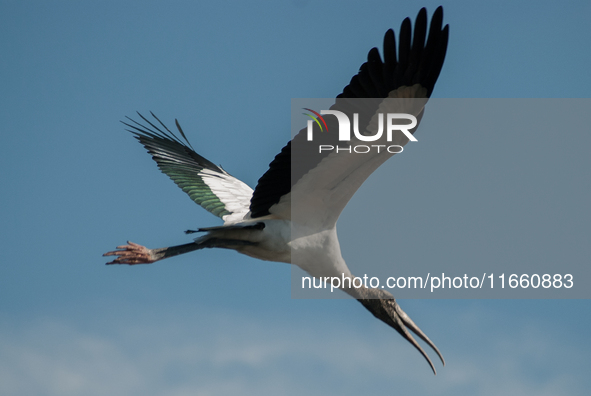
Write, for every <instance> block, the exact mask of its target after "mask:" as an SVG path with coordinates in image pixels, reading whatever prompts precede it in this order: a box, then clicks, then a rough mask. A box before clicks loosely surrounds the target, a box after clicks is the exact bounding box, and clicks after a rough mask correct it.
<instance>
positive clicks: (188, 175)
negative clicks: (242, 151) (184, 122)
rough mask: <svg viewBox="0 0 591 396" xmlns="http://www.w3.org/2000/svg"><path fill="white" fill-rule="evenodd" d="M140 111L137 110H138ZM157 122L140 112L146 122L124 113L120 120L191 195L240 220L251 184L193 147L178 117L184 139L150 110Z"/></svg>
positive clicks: (230, 219) (220, 214)
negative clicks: (123, 120) (125, 119)
mask: <svg viewBox="0 0 591 396" xmlns="http://www.w3.org/2000/svg"><path fill="white" fill-rule="evenodd" d="M138 114H139V113H138ZM151 114H152V116H153V117H154V119H155V120H156V121H157V122H158V124H160V127H158V126H157V125H155V123H152V122H150V121H149V120H148V119H147V118H145V117H144V116H142V115H141V114H139V116H140V117H141V118H142V119H143V120H144V121H145V122H146V124H145V125H143V124H140V123H139V122H137V121H134V120H132V119H131V118H129V117H127V118H128V120H130V121H131V122H132V123H133V124H130V123H127V122H123V124H125V125H126V126H128V127H129V128H131V129H128V131H129V132H131V133H133V134H134V135H135V138H136V139H138V140H139V142H140V143H141V144H143V145H144V147H145V148H146V149H147V150H148V153H150V154H151V155H152V158H153V159H154V161H156V163H157V164H158V168H160V170H161V171H162V172H163V173H165V174H166V175H167V176H168V177H170V178H171V179H172V180H173V181H174V182H175V183H176V184H177V186H179V187H180V188H181V189H182V190H183V191H184V192H186V193H187V194H188V195H189V197H191V199H192V200H193V201H194V202H195V203H197V204H199V205H200V206H201V207H203V208H204V209H206V210H207V211H209V212H211V213H213V214H214V215H216V216H218V217H220V218H222V219H223V220H224V222H225V223H226V224H228V223H234V222H236V221H239V220H242V218H243V217H244V216H245V215H246V214H247V213H248V211H249V206H250V199H251V197H252V192H253V190H252V188H250V187H249V186H248V185H246V184H245V183H243V182H242V181H240V180H238V179H236V178H235V177H233V176H231V175H230V174H228V173H227V172H226V171H225V170H223V169H222V168H220V167H219V166H217V165H215V164H214V163H213V162H211V161H209V160H207V159H206V158H204V157H202V156H200V155H199V154H197V153H196V152H195V150H193V148H192V147H191V144H190V143H189V141H188V140H187V137H186V136H185V134H184V133H183V130H182V129H181V127H180V125H179V123H178V121H176V126H177V128H178V130H179V133H180V134H181V136H182V138H183V139H184V142H183V141H182V140H181V139H179V138H178V137H177V136H175V134H174V133H172V132H171V131H170V130H169V129H168V128H167V127H166V126H165V125H164V124H163V123H162V122H161V121H160V120H159V119H158V118H157V117H156V116H155V115H154V114H153V113H151Z"/></svg>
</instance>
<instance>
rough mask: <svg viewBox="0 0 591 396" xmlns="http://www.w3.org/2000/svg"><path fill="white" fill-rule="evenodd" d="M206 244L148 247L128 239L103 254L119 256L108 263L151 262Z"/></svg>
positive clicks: (193, 243)
mask: <svg viewBox="0 0 591 396" xmlns="http://www.w3.org/2000/svg"><path fill="white" fill-rule="evenodd" d="M204 247H205V246H202V245H200V244H198V243H197V242H191V243H187V244H184V245H178V246H170V247H165V248H158V249H148V248H147V247H145V246H142V245H138V244H137V243H133V242H130V241H127V245H122V246H117V249H118V250H113V251H111V252H107V253H105V254H103V256H117V258H116V259H115V260H113V261H111V262H108V263H107V264H129V265H135V264H151V263H154V262H156V261H158V260H163V259H165V258H168V257H172V256H177V255H179V254H183V253H188V252H192V251H193V250H197V249H203V248H204Z"/></svg>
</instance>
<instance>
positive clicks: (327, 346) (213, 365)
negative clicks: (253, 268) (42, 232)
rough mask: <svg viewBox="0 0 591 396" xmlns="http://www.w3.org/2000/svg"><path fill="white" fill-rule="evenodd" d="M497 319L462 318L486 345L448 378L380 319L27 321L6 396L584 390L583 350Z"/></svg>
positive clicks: (452, 362)
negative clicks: (491, 328) (493, 326)
mask: <svg viewBox="0 0 591 396" xmlns="http://www.w3.org/2000/svg"><path fill="white" fill-rule="evenodd" d="M488 314H490V313H487V312H482V311H478V312H471V313H467V314H466V315H464V317H463V318H459V322H458V325H459V326H461V327H462V328H463V329H464V330H463V331H464V332H465V334H469V332H474V334H478V335H477V336H476V335H474V337H478V339H479V340H482V342H481V343H480V346H477V347H473V346H471V345H469V344H470V343H471V342H472V341H471V340H469V339H468V340H466V342H467V344H468V345H465V346H462V343H457V345H458V346H456V347H454V348H452V350H449V351H447V350H446V358H447V359H448V365H447V367H445V368H439V375H438V376H437V377H434V376H433V375H432V374H431V373H430V371H429V369H428V367H427V365H426V364H425V363H424V362H423V361H422V358H420V356H419V355H418V353H417V352H416V351H415V350H413V349H412V348H411V347H410V346H407V345H406V344H405V343H404V342H403V341H402V340H401V339H400V340H398V338H399V337H398V335H396V334H394V333H393V331H391V329H388V328H386V327H385V326H381V325H380V323H377V322H376V324H375V326H369V328H365V329H366V331H365V332H361V331H359V328H358V327H351V328H347V327H346V326H340V325H339V324H338V323H331V322H328V321H325V322H322V321H319V323H315V324H311V323H296V324H295V325H294V324H293V323H291V324H289V325H288V324H286V323H285V320H284V319H277V320H272V319H269V318H266V319H261V318H247V317H244V316H242V315H234V316H233V317H230V316H228V315H219V314H211V313H202V314H200V315H199V317H198V318H195V317H193V318H187V317H180V316H174V315H171V316H170V318H169V320H166V321H151V320H148V319H146V317H147V316H145V317H144V318H143V319H142V318H141V315H138V317H137V318H133V322H132V320H130V319H129V318H117V319H113V318H112V317H105V318H95V319H94V320H95V321H96V323H101V322H102V323H103V325H98V326H96V325H88V323H86V324H81V322H73V321H71V320H63V319H58V318H53V319H45V320H41V319H39V320H35V321H29V322H18V321H16V322H15V323H13V325H11V326H6V325H3V326H2V332H1V333H0V394H2V395H15V396H19V395H31V394H35V395H47V396H53V395H60V396H64V395H65V396H68V395H88V396H94V395H112V396H117V395H135V394H138V395H139V394H141V395H146V396H149V395H162V394H166V395H173V396H184V395H208V396H209V395H211V396H217V395H228V394H240V395H251V394H253V395H254V394H256V395H261V394H284V395H296V394H298V395H299V394H311V395H315V394H318V395H320V394H326V393H339V394H343V395H347V394H359V392H388V394H391V393H394V391H399V392H406V393H408V392H412V393H417V394H432V395H449V394H454V395H462V394H466V395H468V394H469V395H473V394H478V395H485V396H487V395H491V396H492V395H507V394H519V395H536V396H539V395H556V394H569V395H575V394H584V392H583V389H584V388H585V385H588V382H589V381H588V379H586V378H581V377H580V376H577V374H576V372H573V371H572V368H573V367H575V366H576V365H577V364H578V363H580V362H581V361H582V359H583V358H582V357H581V356H579V355H580V354H581V352H577V349H576V347H575V345H572V344H571V343H569V340H564V339H563V340H556V339H553V338H552V337H551V335H549V334H546V333H544V332H543V331H542V330H540V328H538V327H536V326H533V327H532V326H530V325H520V326H517V327H516V328H513V329H512V331H511V332H507V333H503V334H501V333H496V334H495V333H492V332H487V331H486V328H485V327H486V322H487V315H488ZM148 316H149V315H148ZM93 323H94V322H93ZM457 336H458V335H457V334H456V337H457ZM451 337H452V336H451V335H449V336H447V341H449V340H451V339H452V338H451ZM484 340H486V341H484ZM443 341H444V343H445V342H446V339H444V340H443ZM451 343H452V342H450V344H451ZM448 348H449V347H448ZM545 365H551V366H552V370H544V366H545ZM557 368H558V369H557ZM578 372H579V373H580V372H581V371H580V370H579V371H578Z"/></svg>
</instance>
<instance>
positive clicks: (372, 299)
mask: <svg viewBox="0 0 591 396" xmlns="http://www.w3.org/2000/svg"><path fill="white" fill-rule="evenodd" d="M343 291H345V292H346V293H347V294H349V295H350V296H352V297H355V298H356V299H357V300H358V301H359V302H360V303H361V304H362V305H363V306H364V307H365V308H367V309H368V310H369V311H370V312H371V313H372V314H373V315H374V316H375V317H376V318H378V319H380V320H381V321H382V322H384V323H386V324H387V325H389V326H390V327H392V328H394V329H395V330H396V331H397V332H398V333H400V335H401V336H402V337H404V338H405V339H406V340H407V341H408V342H410V343H411V344H412V345H413V346H414V347H415V348H416V349H417V350H418V351H419V352H420V353H421V354H422V355H423V357H424V358H425V359H427V362H428V363H429V365H430V366H431V369H432V370H433V373H434V374H437V372H436V371H435V366H433V362H431V359H430V358H429V356H428V355H427V353H426V352H425V351H424V350H423V348H421V346H420V345H419V344H418V342H417V341H416V340H415V339H414V337H413V336H412V335H411V334H410V332H409V331H408V330H407V327H408V329H410V330H411V331H412V332H413V333H415V334H416V335H417V336H418V337H419V338H421V339H422V340H423V341H425V342H426V343H427V344H428V345H429V346H430V347H431V348H433V350H434V351H435V353H437V355H438V356H439V358H440V359H441V362H442V363H443V365H444V366H445V360H444V359H443V356H442V355H441V352H439V349H437V347H436V346H435V344H434V343H433V341H431V340H430V339H429V337H427V335H426V334H425V333H423V331H422V330H421V329H420V328H419V326H417V325H416V324H415V322H413V321H412V319H411V318H410V317H409V316H408V315H407V314H406V312H404V311H403V310H402V308H400V306H399V305H398V303H397V302H396V300H395V299H394V297H393V296H392V294H390V293H388V292H387V291H385V290H379V289H370V288H366V287H360V288H343Z"/></svg>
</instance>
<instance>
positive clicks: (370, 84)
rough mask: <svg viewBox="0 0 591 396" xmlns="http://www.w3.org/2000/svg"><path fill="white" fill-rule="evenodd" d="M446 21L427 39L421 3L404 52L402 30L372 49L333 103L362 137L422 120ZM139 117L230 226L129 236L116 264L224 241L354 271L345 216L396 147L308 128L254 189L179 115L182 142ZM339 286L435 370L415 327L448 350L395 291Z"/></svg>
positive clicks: (344, 275)
mask: <svg viewBox="0 0 591 396" xmlns="http://www.w3.org/2000/svg"><path fill="white" fill-rule="evenodd" d="M442 18H443V13H442V9H441V7H440V8H438V9H437V11H436V12H435V14H434V15H433V19H432V22H431V26H430V29H429V36H428V37H427V35H426V31H427V17H426V11H425V10H424V9H422V10H421V11H420V12H419V15H418V16H417V21H416V26H415V30H414V39H412V40H411V36H412V35H411V26H410V20H409V19H408V18H407V19H406V20H405V21H404V22H403V24H402V27H401V33H400V43H399V56H398V57H397V54H396V41H395V39H394V33H393V32H392V30H389V31H388V32H387V33H386V37H385V39H384V62H382V60H381V58H380V55H379V53H378V51H377V49H375V48H374V49H372V50H371V51H370V53H369V55H368V62H367V63H365V64H363V65H362V67H361V69H360V71H359V73H358V74H357V75H356V76H355V77H353V79H352V80H351V82H350V84H349V85H348V86H347V87H345V89H344V90H343V93H342V94H340V95H339V96H338V97H337V99H336V103H335V104H334V105H333V106H332V107H331V110H332V111H340V112H342V113H344V114H347V115H352V114H358V115H359V120H363V121H360V124H362V125H363V130H364V131H365V132H364V134H366V133H367V134H371V135H373V134H375V132H376V128H377V124H378V121H377V120H378V119H379V117H377V114H378V113H407V114H412V115H413V116H414V117H416V119H418V120H419V121H420V119H421V117H422V114H423V111H424V105H425V103H426V101H427V98H428V97H429V96H430V95H431V92H432V90H433V86H434V85H435V82H436V80H437V77H438V76H439V72H440V70H441V66H442V65H443V60H444V57H445V52H446V48H447V36H448V27H447V26H445V27H444V28H442ZM426 37H427V41H426V43H425V38H426ZM368 98H375V99H368ZM358 100H364V102H359V101H358ZM140 117H142V119H143V121H144V122H145V123H144V124H142V123H138V122H135V121H133V120H131V121H132V123H126V125H127V126H128V127H130V128H131V129H130V131H131V132H132V133H134V134H135V136H136V138H137V139H138V140H139V141H140V143H142V144H143V145H144V146H145V147H146V148H147V149H148V152H149V153H150V154H152V156H153V158H154V160H155V161H156V162H157V163H158V166H159V168H160V169H161V170H162V171H163V172H164V173H165V174H167V175H168V176H170V177H171V178H172V179H173V181H174V182H175V183H176V184H177V185H178V186H179V187H181V188H182V189H183V191H185V192H186V193H187V194H188V195H189V196H190V197H191V199H193V200H194V201H195V202H196V203H198V204H199V205H201V206H202V207H204V208H205V209H207V210H208V211H210V212H211V213H213V214H215V215H217V216H218V217H221V218H222V219H223V220H224V224H223V225H221V226H216V227H209V228H200V229H198V230H196V231H188V232H202V233H203V235H201V236H200V237H198V238H197V239H195V240H194V241H193V242H191V243H187V244H185V245H179V246H172V247H166V248H160V249H148V248H145V247H143V246H140V245H137V244H134V243H131V242H129V243H128V244H127V245H124V246H119V247H118V249H119V250H116V251H112V252H108V253H106V254H105V255H112V256H113V255H114V256H118V257H117V258H116V259H115V260H113V261H112V262H111V263H109V264H147V263H153V262H155V261H158V260H162V259H165V258H168V257H172V256H175V255H178V254H184V253H187V252H190V251H194V250H198V249H203V248H225V249H233V250H236V251H237V252H239V253H242V254H245V255H247V256H250V257H253V258H257V259H261V260H267V261H276V262H284V263H291V264H295V265H297V266H299V267H300V268H301V269H303V270H304V271H306V272H307V273H309V274H310V275H312V276H314V277H319V278H331V277H337V278H341V279H351V278H352V277H353V275H352V274H351V271H350V270H349V268H348V267H347V264H346V263H345V260H344V259H343V257H342V255H341V249H340V245H339V240H338V237H337V230H336V223H337V219H338V217H339V215H340V213H341V211H342V210H343V208H344V207H345V206H346V205H347V203H348V201H349V200H350V198H351V197H352V196H353V194H354V193H355V192H356V191H357V189H358V188H359V187H360V186H361V184H362V183H363V182H364V181H365V180H366V179H367V177H369V175H371V173H372V172H374V171H375V170H376V169H377V168H378V167H379V166H380V165H381V164H383V163H384V162H385V161H386V160H387V159H389V158H390V157H391V156H392V155H394V154H395V153H394V152H389V151H387V150H385V149H382V150H379V149H378V150H374V151H372V152H370V153H354V152H353V151H351V149H350V147H352V146H349V152H346V153H339V152H338V150H337V152H334V151H332V152H322V150H320V152H318V144H319V143H325V144H328V143H331V144H333V145H334V144H336V143H338V142H337V140H336V137H337V135H336V134H335V133H334V132H331V133H326V134H325V133H321V134H315V135H314V138H315V139H316V136H318V137H319V139H320V141H318V140H317V141H316V142H311V141H310V140H309V138H308V139H306V136H307V135H306V133H307V132H306V130H305V129H303V130H302V131H300V133H299V134H298V135H296V136H295V137H294V139H292V141H291V142H289V143H288V144H287V146H285V147H284V148H283V150H281V152H280V153H279V154H278V155H277V156H276V157H275V159H274V160H273V162H271V164H270V165H269V170H268V171H267V172H266V173H265V174H264V175H263V176H262V177H261V179H260V180H259V182H258V185H257V187H256V188H255V190H252V189H251V188H250V187H248V186H247V185H246V184H244V183H243V182H241V181H239V180H238V179H236V178H234V177H232V176H231V175H229V174H228V173H227V172H226V171H224V170H223V169H222V168H220V167H218V166H216V165H215V164H213V163H212V162H210V161H209V160H207V159H205V158H204V157H202V156H200V155H199V154H197V153H196V152H195V151H194V150H193V149H192V147H191V145H190V144H189V142H188V140H187V139H186V136H185V134H184V132H183V131H182V129H181V128H180V125H179V124H178V122H177V128H178V131H179V133H180V135H181V136H182V138H183V139H184V141H183V140H181V139H180V138H178V137H177V136H176V135H175V134H174V133H172V132H171V131H170V130H169V129H168V128H166V126H165V125H164V124H163V123H162V122H160V120H159V119H158V118H156V117H155V116H154V118H155V120H156V121H153V122H152V121H150V120H148V119H147V118H145V117H143V116H141V115H140ZM326 119H327V122H328V126H327V128H328V129H329V130H331V131H333V130H337V129H338V128H337V126H338V125H337V124H335V120H330V119H329V117H326ZM351 119H352V117H351ZM319 125H320V124H319ZM325 125H326V124H325ZM414 131H415V129H414V128H413V129H412V132H413V133H414ZM366 136H367V135H366ZM363 140H364V137H363V136H361V137H360V136H357V139H356V141H357V142H362V141H363ZM408 141H409V137H408V136H406V135H405V134H397V135H395V136H386V135H385V134H384V135H383V136H382V137H381V138H380V139H378V140H376V141H373V142H372V144H373V145H376V147H378V146H380V145H381V146H383V147H386V145H387V144H390V145H396V146H397V147H400V148H402V147H404V145H406V144H407V143H408ZM352 144H353V142H352V143H351V145H352ZM345 151H346V150H345ZM341 289H342V290H343V291H344V292H346V293H347V294H349V295H351V296H353V297H354V298H356V299H358V300H359V301H360V302H361V303H362V304H363V305H364V306H365V307H366V308H367V309H368V310H370V311H371V312H372V313H373V314H374V315H375V316H376V317H378V318H379V319H381V320H382V321H384V322H385V323H387V324H388V325H390V326H392V327H393V328H395V329H396V330H397V331H398V332H399V333H400V334H401V335H402V336H403V337H405V338H406V339H407V340H408V341H409V342H411V343H412V344H413V345H414V346H415V347H416V348H417V349H418V350H419V351H420V352H421V353H422V354H423V356H424V357H425V358H426V359H427V360H428V362H429V364H430V365H431V367H432V368H433V364H432V363H431V361H430V359H429V357H428V356H427V354H426V353H425V352H424V351H423V349H422V348H421V347H420V346H419V344H418V343H417V342H416V341H415V340H414V338H413V337H412V336H411V335H410V333H409V332H408V330H407V328H409V329H411V330H412V331H413V332H414V333H415V334H417V335H418V336H419V337H420V338H421V339H423V340H424V341H425V342H427V343H428V344H429V345H430V346H431V347H432V348H433V349H434V350H435V351H436V352H437V354H438V355H439V356H440V357H441V354H440V353H439V351H438V350H437V348H436V347H435V345H434V344H433V343H432V342H431V341H430V340H429V339H428V338H427V336H426V335H425V334H424V333H423V332H422V331H421V330H420V329H419V328H418V327H417V326H416V325H415V324H414V322H412V320H410V318H409V317H408V316H407V315H406V314H405V313H404V311H402V309H400V307H399V306H398V304H397V303H396V301H395V300H394V299H393V297H392V295H391V294H390V293H388V292H386V291H384V290H378V289H371V288H366V287H363V286H362V287H351V286H347V285H344V284H343V285H341ZM441 359H442V361H443V358H441ZM433 371H435V369H434V368H433Z"/></svg>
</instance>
